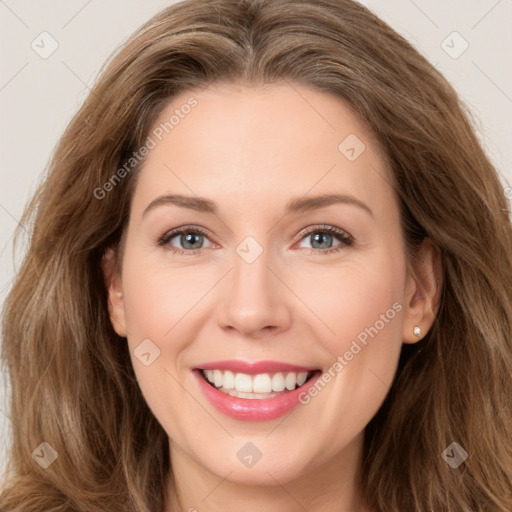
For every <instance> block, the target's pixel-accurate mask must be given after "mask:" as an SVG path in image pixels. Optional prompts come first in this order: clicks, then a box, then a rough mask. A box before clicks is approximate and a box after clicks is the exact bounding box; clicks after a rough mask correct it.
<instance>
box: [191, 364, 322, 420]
mask: <svg viewBox="0 0 512 512" xmlns="http://www.w3.org/2000/svg"><path fill="white" fill-rule="evenodd" d="M193 373H194V375H195V376H196V379H197V380H198V382H199V387H200V388H201V390H202V391H203V393H204V394H205V396H206V398H208V400H209V401H210V402H211V404H212V405H213V406H214V407H215V408H216V409H217V410H219V411H220V412H221V413H223V414H226V415H227V416H230V417H231V418H234V419H236V420H242V421H268V420H273V419H276V418H279V417H280V416H283V415H284V414H286V413H288V412H290V411H291V410H292V409H294V408H295V407H296V406H297V405H299V404H300V402H299V395H301V394H302V393H307V391H308V389H309V388H310V387H311V386H313V385H314V383H315V382H316V380H317V379H318V378H319V377H320V375H321V373H320V372H318V375H313V377H311V378H310V379H309V380H308V381H307V382H306V383H305V384H303V385H302V386H301V387H300V388H297V389H295V390H293V391H288V392H286V393H283V394H282V395H279V396H275V397H271V398H262V399H258V398H254V399H249V398H237V397H235V396H231V395H227V394H226V393H223V392H222V391H219V390H218V389H217V388H214V387H213V386H211V385H210V384H208V382H206V380H205V378H204V377H203V374H202V372H201V370H194V371H193Z"/></svg>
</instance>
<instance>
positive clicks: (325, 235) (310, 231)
mask: <svg viewBox="0 0 512 512" xmlns="http://www.w3.org/2000/svg"><path fill="white" fill-rule="evenodd" d="M304 239H305V240H308V239H309V240H310V241H311V245H312V247H311V250H313V251H320V252H321V253H322V254H325V253H333V252H338V251H341V250H342V249H343V248H344V247H350V246H351V245H352V243H353V242H354V239H353V237H352V236H351V235H349V234H348V233H347V232H346V231H343V230H342V229H340V228H337V227H335V226H329V225H322V226H311V227H309V228H307V230H306V231H305V232H303V233H302V237H301V240H304ZM333 239H337V240H338V241H339V242H340V243H339V244H338V245H336V246H332V243H333V242H332V241H333Z"/></svg>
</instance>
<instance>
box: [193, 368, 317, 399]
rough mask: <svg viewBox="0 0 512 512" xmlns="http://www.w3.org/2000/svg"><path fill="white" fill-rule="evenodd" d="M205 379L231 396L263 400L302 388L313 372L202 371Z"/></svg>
mask: <svg viewBox="0 0 512 512" xmlns="http://www.w3.org/2000/svg"><path fill="white" fill-rule="evenodd" d="M202 372H203V376H204V377H205V379H206V380H207V381H208V382H209V383H210V384H212V385H213V386H215V387H216V388H217V389H218V390H219V391H222V392H223V393H226V394H228V395H230V396H237V397H238V398H247V399H262V398H270V397H273V396H279V395H280V394H281V393H282V392H286V391H293V390H294V389H297V388H298V387H300V386H302V385H303V384H304V383H305V382H306V381H307V380H308V378H310V377H311V375H312V372H300V373H296V372H287V373H284V372H277V373H274V374H270V373H260V374H258V375H249V374H247V373H233V372H232V371H230V370H226V371H222V370H218V369H217V370H202Z"/></svg>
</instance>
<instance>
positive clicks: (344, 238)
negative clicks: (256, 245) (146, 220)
mask: <svg viewBox="0 0 512 512" xmlns="http://www.w3.org/2000/svg"><path fill="white" fill-rule="evenodd" d="M312 233H329V234H331V235H335V236H336V238H338V240H339V241H340V242H341V244H340V245H338V246H336V247H332V248H330V249H326V250H322V249H313V248H312V249H310V250H311V251H314V252H317V251H319V252H321V253H322V254H332V253H336V252H339V251H341V250H342V249H343V247H350V246H351V245H352V244H353V242H354V238H353V237H352V236H351V235H349V234H348V233H347V232H345V231H343V230H342V229H339V228H337V227H335V226H329V225H321V226H311V227H309V228H306V231H305V232H303V233H302V236H301V237H300V238H299V241H301V240H302V239H303V238H306V237H307V236H308V235H310V234H312ZM183 234H195V235H203V236H205V237H207V238H208V233H207V232H206V231H205V230H204V229H202V228H199V227H195V226H183V227H181V228H177V229H176V230H173V231H169V232H168V233H166V234H165V235H163V236H162V237H160V238H158V240H157V245H158V246H159V247H165V246H167V245H168V244H169V242H170V241H171V240H172V239H173V238H175V237H176V236H178V235H183ZM169 250H170V251H171V252H173V253H174V254H180V255H183V254H187V255H189V256H193V255H196V254H199V253H200V252H201V251H202V250H203V249H189V250H187V249H176V248H175V247H173V246H171V245H169Z"/></svg>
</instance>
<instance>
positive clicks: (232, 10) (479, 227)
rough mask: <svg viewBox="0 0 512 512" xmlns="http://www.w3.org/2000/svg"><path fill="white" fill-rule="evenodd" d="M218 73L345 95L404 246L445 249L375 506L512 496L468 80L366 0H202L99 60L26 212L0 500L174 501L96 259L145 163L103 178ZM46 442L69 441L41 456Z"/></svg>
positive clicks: (368, 487) (6, 318) (370, 458)
mask: <svg viewBox="0 0 512 512" xmlns="http://www.w3.org/2000/svg"><path fill="white" fill-rule="evenodd" d="M220 81H223V82H235V81H237V82H240V83H245V84H249V85H256V86H258V85H262V84H267V83H277V82H283V81H286V82H288V83H301V84H305V85H308V86H311V87H313V88H315V89H316V90H319V91H322V92H327V93H330V94H332V95H335V96H336V97H338V98H339V99H340V100H343V101H344V102H346V103H347V104H349V105H350V106H351V107H352V109H353V110H354V112H356V113H357V114H358V115H359V116H360V117H361V118H362V119H363V120H365V121H366V123H367V125H368V126H369V127H370V129H371V130H372V131H373V132H374V134H375V136H376V137H377V140H378V142H379V144H380V147H381V149H382V151H383V154H384V155H385V156H386V158H387V159H388V161H389V164H390V168H391V169H392V171H393V173H394V178H395V182H396V187H397V191H398V193H399V197H400V207H401V211H402V221H403V231H404V236H405V239H406V241H407V243H408V246H409V247H410V248H411V249H412V250H413V249H414V247H416V246H417V245H418V243H419V242H420V241H421V240H422V239H423V238H424V237H425V236H428V237H430V238H431V239H432V240H433V241H434V242H435V243H436V244H437V246H438V247H439V248H440V251H441V256H442V265H443V278H444V285H443V295H442V301H441V305H440V308H439V311H438V315H437V318H436V321H435V323H434V326H433V328H432V329H431V330H430V332H429V333H428V334H427V336H426V337H425V339H424V340H422V341H421V342H419V343H418V344H415V345H412V346H407V347H405V346H404V349H403V351H402V355H401V360H400V364H399V368H398V372H397V374H396V377H395V379H394V382H393V384H392V387H391V390H390V392H389V394H388V396H387V398H386V400H385V402H384V404H383V405H382V407H381V408H380V409H379V411H378V413H377V414H376V416H375V417H374V418H373V419H372V421H371V422H370V424H369V425H368V427H367V428H366V431H365V447H364V460H363V472H362V481H363V491H364V496H365V498H366V500H367V503H368V505H369V507H371V508H372V509H375V510H377V511H380V512H391V511H393V512H398V511H400V512H405V511H407V512H431V511H434V512H455V511H456V512H476V511H484V510H485V511H487V512H490V511H492V512H510V510H512V431H511V430H512V427H511V425H512V377H511V375H512V332H511V331H512V229H511V224H510V217H509V205H508V204H507V201H506V198H505V194H504V191H503V187H502V185H501V184H500V180H499V177H498V174H497V172H496V170H495V169H494V168H493V166H492V165H491V163H490V161H489V159H488V158H487V156H486V155H485V154H484V151H483V150H482V148H481V146H480V145H479V142H478V140H477V138H476V136H475V133H474V131H473V128H472V124H471V122H470V120H469V116H468V114H467V112H466V109H465V107H464V106H463V105H462V104H461V102H460V100H459V99H458V97H457V95H456V93H455V92H454V90H453V88H452V87H451V86H450V85H449V84H448V83H447V82H446V80H445V79H444V78H443V77H442V76H441V75H440V73H439V72H437V71H436V69H435V68H433V67H432V65H430V64H429V62H428V61H427V60H426V59H425V58H423V57H422V56H421V55H419V54H418V52H417V51H416V50H415V49H414V48H413V47H412V46H411V45H410V44H409V43H408V42H407V41H406V40H404V39H403V38H402V37H401V36H399V35H398V34H397V33H396V32H395V31H394V30H392V29H391V28H390V27H389V26H388V25H387V24H385V23H384V22H382V21H381V20H379V19H378V18H377V17H376V16H375V15H373V14H372V13H371V12H370V11H369V10H367V9H366V8H365V7H363V6H361V5H360V4H358V3H356V2H355V1H352V0H315V1H313V0H252V1H249V0H245V1H244V0H209V1H192V0H188V1H185V2H181V3H179V4H175V5H172V6H170V7H168V8H166V9H165V10H163V11H162V12H161V13H159V14H158V15H157V16H155V17H154V18H152V19H151V20H150V21H149V22H148V23H146V24H145V25H144V26H142V27H141V28H140V29H139V30H138V31H137V32H136V33H135V34H134V35H133V36H132V37H131V38H130V39H129V40H128V42H127V43H126V44H125V45H124V46H123V47H122V48H121V49H120V50H119V51H118V52H117V53H116V54H115V56H114V57H113V58H112V59H111V60H110V62H109V63H108V65H107V66H106V68H105V69H104V70H103V72H102V74H101V76H100V78H99V80H98V81H97V83H96V85H95V86H94V88H93V89H92V91H91V93H90V95H89V96H88V98H87V100H86V101H85V102H84V104H83V106H82V107H81V108H80V110H79V112H78V113H77V114H76V115H75V117H74V118H73V120H72V121H71V123H70V124H69V126H68V127H67V129H66V131H65V133H64V134H63V136H62V138H61V140H60V142H59V143H58V146H57V148H56V150H55V153H54V155H53V158H52V160H51V162H50V165H49V169H48V176H47V178H46V180H45V181H44V183H42V185H41V186H40V187H39V189H38V190H37V192H36V194H35V195H34V197H33V199H32V200H31V202H30V203H29V204H28V205H27V208H26V210H25V212H24V215H23V218H22V220H21V223H22V224H23V225H24V226H25V227H26V228H27V229H29V230H30V240H29V244H28V249H27V252H26V256H25V259H24V261H23V263H22V265H21V267H20V270H19V272H18V274H17V277H16V280H15V282H14V285H13V287H12V289H11V291H10V293H9V295H8V297H7V300H6V303H5V309H4V314H3V347H2V356H3V361H4V364H5V367H6V369H7V371H8V374H9V377H10V382H11V385H12V402H11V405H10V411H9V416H10V419H11V420H12V445H11V448H10V453H9V454H8V463H9V465H8V472H7V473H6V478H5V483H4V487H3V492H2V494H1V496H0V509H2V510H7V511H19V512H21V511H23V512H32V511H34V512H40V511H41V510H44V511H45V512H49V511H52V512H58V511H62V512H63V511H79V510H82V511H83V510H87V511H88V512H104V511H105V510H116V511H121V510H122V511H123V512H124V511H126V512H130V511H133V512H135V511H137V512H161V511H162V510H163V507H164V503H166V501H165V500H166V496H165V491H164V489H165V486H166V482H168V480H169V478H170V477H172V471H171V469H172V468H171V466H170V460H169V453H168V439H167V436H166V433H165V432H164V430H163V428H162V427H161V426H160V425H159V424H158V422H157V420H156V419H155V417H154V416H153V414H152V413H151V411H150V410H149V408H148V406H147V405H146V403H145V401H144V398H143V396H142V394H141V392H140V390H139V388H138V385H137V381H136V378H135V375H134V372H133V369H132V366H131V362H130V357H129V353H128V349H127V344H126V341H125V340H124V339H123V338H120V337H119V336H117V335H116V333H115V332H114V330H113V328H112V326H111V324H110V320H109V317H108V310H107V296H106V290H105V285H104V282H103V276H102V273H101V258H102V255H103V254H104V252H105V249H106V248H107V247H111V246H116V244H117V243H118V242H119V240H120V237H121V235H122V233H123V230H124V228H125V226H126V223H127V219H128V211H129V206H130V198H131V194H132V192H133V187H134V183H135V177H136V175H137V170H138V168H139V167H140V166H139V165H134V167H133V169H130V170H129V172H128V171H127V172H126V173H124V175H123V177H122V179H120V180H117V181H115V183H114V184H113V185H112V187H106V188H103V190H106V189H107V188H108V189H109V190H108V192H107V193H105V194H99V193H96V194H95V193H94V191H95V190H97V189H98V188H102V187H103V186H104V184H105V183H107V182H109V180H111V179H112V176H113V175H115V174H116V172H117V171H118V169H120V168H121V167H122V166H123V165H124V164H125V163H126V162H127V161H129V159H130V158H131V157H133V153H134V152H135V151H137V149H138V148H140V147H141V146H143V145H144V144H145V142H146V141H147V137H148V133H149V130H150V129H151V126H152V123H153V122H154V120H155V118H156V116H157V115H158V114H159V112H161V110H162V108H163V107H164V106H165V105H166V104H167V103H168V102H169V101H170V100H171V99H172V98H173V97H174V96H175V95H176V94H177V93H179V92H182V91H186V90H193V89H194V88H198V87H199V88H201V87H205V86H208V85H209V84H211V83H214V82H220ZM118 176H119V175H118ZM111 189H113V190H111ZM99 195H103V197H101V198H99ZM43 442H45V443H48V445H49V446H50V447H51V448H52V449H53V450H55V452H56V453H57V454H58V458H57V459H56V460H55V461H54V462H53V464H51V465H50V466H49V467H47V468H46V469H43V468H42V467H41V466H40V464H37V460H36V457H37V454H38V453H39V452H37V449H39V450H41V449H42V450H43V452H41V453H46V452H44V450H45V449H46V450H48V449H49V448H48V445H43V446H42V447H41V443H43ZM452 442H457V443H458V444H459V445H460V446H461V447H463V449H464V450H465V451H466V452H467V454H468V458H467V459H466V460H465V461H464V463H463V464H462V465H460V466H459V467H458V468H457V469H454V468H452V467H450V466H449V464H448V463H447V462H446V461H445V460H444V458H443V457H442V456H441V454H442V453H443V452H444V450H445V449H446V448H447V447H449V446H450V445H451V443H452ZM38 447H39V448H38ZM35 450H36V456H35V457H34V456H33V453H34V451H35ZM52 453H53V452H52ZM40 456H42V455H40Z"/></svg>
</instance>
